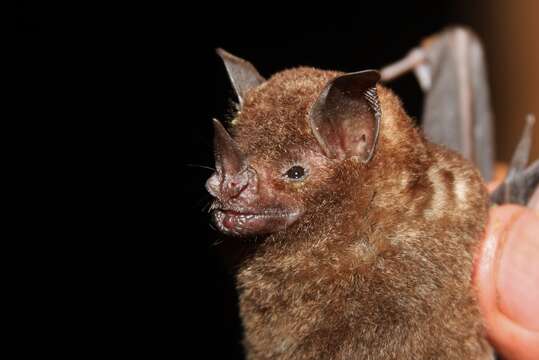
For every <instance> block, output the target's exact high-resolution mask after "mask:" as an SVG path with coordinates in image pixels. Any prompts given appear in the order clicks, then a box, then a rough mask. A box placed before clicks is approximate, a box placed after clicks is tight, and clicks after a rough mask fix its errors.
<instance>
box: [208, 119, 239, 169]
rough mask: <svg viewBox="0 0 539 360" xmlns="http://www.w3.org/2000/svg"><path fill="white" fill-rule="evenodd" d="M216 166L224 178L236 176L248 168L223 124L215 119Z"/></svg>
mask: <svg viewBox="0 0 539 360" xmlns="http://www.w3.org/2000/svg"><path fill="white" fill-rule="evenodd" d="M213 127H214V138H213V147H214V154H215V166H216V168H217V170H218V171H221V172H222V174H221V175H222V176H234V175H236V174H238V173H239V172H241V171H242V170H244V169H245V168H246V167H247V162H246V161H245V156H244V155H243V154H242V152H241V150H240V148H239V146H238V144H237V143H236V142H235V141H234V139H232V137H231V136H230V134H229V133H228V132H227V131H226V130H225V128H224V127H223V125H222V124H221V122H219V120H217V119H213Z"/></svg>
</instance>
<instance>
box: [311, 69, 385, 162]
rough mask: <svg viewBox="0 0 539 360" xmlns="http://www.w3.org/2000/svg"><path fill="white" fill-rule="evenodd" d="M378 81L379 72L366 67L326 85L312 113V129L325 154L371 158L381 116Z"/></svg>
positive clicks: (363, 159) (366, 160)
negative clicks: (377, 89)
mask: <svg viewBox="0 0 539 360" xmlns="http://www.w3.org/2000/svg"><path fill="white" fill-rule="evenodd" d="M378 80H380V74H379V73H378V72H377V71H375V70H365V71H360V72H355V73H349V74H345V75H342V76H338V77H336V78H335V79H333V80H331V81H330V82H329V83H328V84H327V85H326V87H325V88H324V90H323V91H322V93H321V94H320V96H319V98H318V100H317V101H316V102H315V104H314V105H313V107H312V108H311V112H310V114H309V121H310V125H311V129H312V131H313V133H314V135H315V137H316V138H317V140H318V142H319V143H320V145H321V146H322V149H323V151H324V153H325V155H326V156H328V157H330V158H334V159H345V158H349V157H352V156H358V157H359V158H360V159H361V160H362V161H363V162H368V161H369V160H370V159H371V157H372V155H373V153H374V148H375V146H376V141H377V139H378V132H379V129H380V118H381V110H380V103H379V101H378V94H377V92H376V83H377V82H378Z"/></svg>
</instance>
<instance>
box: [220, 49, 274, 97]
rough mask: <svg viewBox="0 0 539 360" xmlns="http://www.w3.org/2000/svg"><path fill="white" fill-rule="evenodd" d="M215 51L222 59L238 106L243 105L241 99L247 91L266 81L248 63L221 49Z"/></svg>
mask: <svg viewBox="0 0 539 360" xmlns="http://www.w3.org/2000/svg"><path fill="white" fill-rule="evenodd" d="M216 51H217V54H218V55H219V56H220V57H221V59H223V62H224V63H225V67H226V70H227V72H228V76H229V77H230V81H231V82H232V86H234V90H236V95H238V99H239V101H240V105H243V99H244V98H245V94H246V93H247V91H249V90H250V89H252V88H254V87H256V86H258V85H260V84H262V83H263V82H264V81H266V80H265V79H264V78H263V77H262V76H261V75H260V74H259V73H258V71H257V70H256V69H255V67H254V66H253V64H251V63H250V62H248V61H246V60H243V59H241V58H239V57H237V56H234V55H232V54H230V53H228V52H226V51H225V50H223V49H217V50H216Z"/></svg>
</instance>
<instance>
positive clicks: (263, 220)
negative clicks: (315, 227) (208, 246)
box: [214, 209, 297, 235]
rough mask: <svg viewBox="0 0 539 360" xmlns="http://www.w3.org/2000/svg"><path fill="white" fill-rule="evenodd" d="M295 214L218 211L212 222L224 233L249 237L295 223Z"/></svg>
mask: <svg viewBox="0 0 539 360" xmlns="http://www.w3.org/2000/svg"><path fill="white" fill-rule="evenodd" d="M296 218H297V216H296V215H295V214H291V213H287V212H282V211H275V212H266V213H248V212H245V213H243V212H238V211H233V210H224V209H219V210H216V211H215V212H214V221H215V223H216V224H217V226H218V227H219V230H221V231H222V232H224V233H229V234H232V235H249V234H258V233H269V232H272V230H274V229H275V228H279V227H280V225H283V226H286V225H288V224H290V223H292V222H293V221H295V220H296Z"/></svg>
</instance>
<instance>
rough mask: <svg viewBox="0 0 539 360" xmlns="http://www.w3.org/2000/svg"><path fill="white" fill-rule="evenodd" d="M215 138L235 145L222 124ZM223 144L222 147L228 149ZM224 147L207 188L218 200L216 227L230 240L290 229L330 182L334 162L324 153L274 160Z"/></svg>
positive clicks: (301, 153) (218, 149) (300, 153)
mask: <svg viewBox="0 0 539 360" xmlns="http://www.w3.org/2000/svg"><path fill="white" fill-rule="evenodd" d="M215 133H216V137H220V136H228V137H229V138H228V140H229V141H234V140H232V139H231V138H230V136H229V135H228V134H226V132H225V130H224V129H223V128H222V126H221V125H220V123H218V122H216V123H215ZM221 140H222V139H221ZM221 140H217V139H216V144H218V143H221V144H223V143H224V141H221ZM234 142H235V141H234ZM222 146H223V145H218V146H216V152H218V153H219V155H218V156H217V157H216V169H217V171H216V172H215V173H214V174H213V175H212V176H211V177H210V178H209V179H208V181H207V182H206V188H207V190H208V192H209V193H210V194H211V195H212V196H214V197H215V201H214V203H213V206H212V209H213V212H212V217H213V222H214V224H215V225H216V226H217V227H218V229H219V230H220V231H222V232H223V233H226V234H229V235H235V236H249V235H261V234H270V233H273V232H277V231H281V230H284V229H286V228H288V227H290V226H291V225H292V224H294V223H295V222H296V221H297V220H298V219H300V218H301V217H302V215H303V214H304V212H305V209H306V207H307V206H308V203H309V194H311V193H312V192H313V191H315V188H316V187H320V181H321V178H327V177H328V176H329V170H330V166H329V165H330V164H329V160H328V159H327V158H325V157H324V156H323V155H322V154H320V153H316V152H312V151H305V150H304V149H303V150H300V149H297V150H296V151H293V150H292V151H289V152H288V155H287V156H286V157H277V158H275V157H274V158H272V159H269V158H268V157H267V156H262V154H260V153H243V152H242V153H240V154H235V155H232V151H231V149H224V148H223V147H222ZM224 146H232V145H230V144H229V145H224ZM237 155H239V156H241V160H240V158H239V157H235V156H237ZM266 155H267V154H266Z"/></svg>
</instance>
